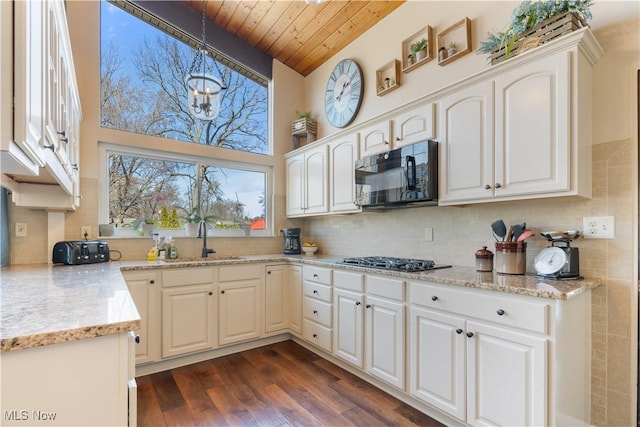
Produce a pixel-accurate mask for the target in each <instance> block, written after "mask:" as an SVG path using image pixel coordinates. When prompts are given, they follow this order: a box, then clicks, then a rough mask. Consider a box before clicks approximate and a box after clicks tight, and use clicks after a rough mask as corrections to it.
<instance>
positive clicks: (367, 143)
mask: <svg viewBox="0 0 640 427" xmlns="http://www.w3.org/2000/svg"><path fill="white" fill-rule="evenodd" d="M391 124H392V122H391V120H382V121H380V122H376V123H373V124H371V125H369V126H367V127H364V128H362V129H360V154H361V155H362V157H365V156H371V155H372V154H378V153H383V152H385V151H389V150H390V149H391Z"/></svg>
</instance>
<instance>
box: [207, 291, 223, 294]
mask: <svg viewBox="0 0 640 427" xmlns="http://www.w3.org/2000/svg"><path fill="white" fill-rule="evenodd" d="M223 292H224V291H223ZM209 295H213V292H211V291H209Z"/></svg>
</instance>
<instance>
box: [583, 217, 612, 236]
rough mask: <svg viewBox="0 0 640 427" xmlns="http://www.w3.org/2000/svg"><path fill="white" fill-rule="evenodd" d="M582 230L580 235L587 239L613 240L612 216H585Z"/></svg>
mask: <svg viewBox="0 0 640 427" xmlns="http://www.w3.org/2000/svg"><path fill="white" fill-rule="evenodd" d="M582 229H583V230H582V234H583V235H584V237H585V238H588V239H613V238H614V237H615V219H614V217H613V216H585V217H584V218H582Z"/></svg>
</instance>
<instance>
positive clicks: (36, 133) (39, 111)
mask: <svg viewBox="0 0 640 427" xmlns="http://www.w3.org/2000/svg"><path fill="white" fill-rule="evenodd" d="M13 5H14V15H15V18H14V23H15V31H14V37H15V42H14V49H13V52H14V55H15V59H14V66H15V72H14V73H13V78H14V82H13V85H14V91H15V95H14V96H13V99H14V102H15V105H14V140H15V142H16V143H17V144H18V145H19V146H20V148H21V149H22V151H23V152H24V153H25V154H26V155H27V156H28V157H29V158H30V159H31V161H33V162H34V164H36V165H38V166H40V167H42V166H44V165H45V161H44V153H43V152H42V150H43V148H42V145H43V141H44V139H43V135H44V132H43V125H44V123H43V120H42V116H43V112H44V111H43V110H44V107H43V104H44V98H43V91H44V88H43V83H44V78H45V75H44V71H43V70H44V62H43V61H44V59H45V57H44V55H43V51H44V48H45V46H44V40H45V34H44V31H45V29H46V26H45V25H44V24H45V16H46V15H45V7H46V3H45V2H40V1H36V2H20V1H18V2H14V3H13Z"/></svg>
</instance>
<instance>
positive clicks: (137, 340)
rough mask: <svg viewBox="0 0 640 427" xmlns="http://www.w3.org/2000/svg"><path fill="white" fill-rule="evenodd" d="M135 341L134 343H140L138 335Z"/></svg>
mask: <svg viewBox="0 0 640 427" xmlns="http://www.w3.org/2000/svg"><path fill="white" fill-rule="evenodd" d="M135 341H136V344H140V335H136V338H135Z"/></svg>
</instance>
